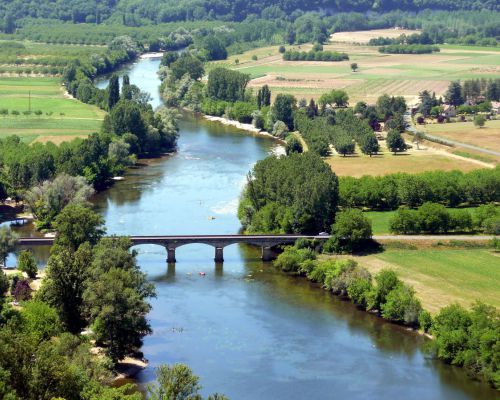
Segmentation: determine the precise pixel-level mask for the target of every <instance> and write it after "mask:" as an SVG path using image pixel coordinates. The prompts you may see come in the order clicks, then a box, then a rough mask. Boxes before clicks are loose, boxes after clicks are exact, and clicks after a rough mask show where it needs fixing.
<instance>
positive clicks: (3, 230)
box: [0, 227, 19, 266]
mask: <svg viewBox="0 0 500 400" xmlns="http://www.w3.org/2000/svg"><path fill="white" fill-rule="evenodd" d="M18 239H19V236H18V235H17V234H16V233H15V232H12V231H11V230H10V228H7V227H0V260H1V261H2V265H4V266H6V263H7V256H8V255H9V253H10V252H12V251H14V250H15V248H16V246H17V242H18Z"/></svg>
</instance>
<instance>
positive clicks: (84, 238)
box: [54, 204, 106, 250]
mask: <svg viewBox="0 0 500 400" xmlns="http://www.w3.org/2000/svg"><path fill="white" fill-rule="evenodd" d="M103 224H104V219H103V218H102V216H101V215H99V214H97V213H95V212H94V211H92V210H91V209H90V208H88V207H85V206H82V205H79V204H70V205H68V206H66V207H65V208H64V209H63V210H62V212H61V213H60V214H59V215H58V216H57V217H56V219H55V221H54V228H55V230H56V231H57V237H56V241H55V243H56V244H58V245H61V246H67V247H69V248H71V249H73V250H76V249H78V247H79V246H80V245H81V244H83V243H85V242H89V243H90V244H92V245H95V244H96V243H97V242H98V241H99V239H100V238H101V237H102V236H103V235H104V233H105V232H106V230H105V229H104V227H103Z"/></svg>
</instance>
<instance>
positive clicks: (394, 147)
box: [386, 130, 406, 154]
mask: <svg viewBox="0 0 500 400" xmlns="http://www.w3.org/2000/svg"><path fill="white" fill-rule="evenodd" d="M386 143H387V147H388V148H389V150H391V151H392V152H393V153H394V154H396V153H397V152H403V151H406V143H405V140H404V139H403V137H402V136H401V133H399V132H398V131H397V130H391V131H389V133H388V134H387V139H386Z"/></svg>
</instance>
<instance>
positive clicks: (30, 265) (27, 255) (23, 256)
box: [17, 250, 38, 279]
mask: <svg viewBox="0 0 500 400" xmlns="http://www.w3.org/2000/svg"><path fill="white" fill-rule="evenodd" d="M17 268H18V269H19V271H21V272H25V273H26V275H28V277H29V278H31V279H34V278H36V274H37V272H38V266H37V264H36V260H35V257H34V256H33V253H32V252H31V251H29V250H23V251H21V253H20V254H19V258H18V260H17Z"/></svg>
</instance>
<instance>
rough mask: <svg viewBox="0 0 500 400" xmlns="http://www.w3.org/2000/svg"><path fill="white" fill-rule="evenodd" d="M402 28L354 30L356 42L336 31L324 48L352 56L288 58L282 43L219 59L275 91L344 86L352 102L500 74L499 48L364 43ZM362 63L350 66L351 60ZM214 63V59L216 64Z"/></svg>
mask: <svg viewBox="0 0 500 400" xmlns="http://www.w3.org/2000/svg"><path fill="white" fill-rule="evenodd" d="M395 32H396V33H397V35H399V34H401V33H402V31H395V30H383V31H376V33H373V31H365V32H349V33H348V35H347V36H348V37H349V38H350V40H351V41H352V42H353V43H348V42H347V41H346V40H345V37H346V36H345V35H344V36H343V37H342V38H343V41H338V42H335V41H336V40H337V37H338V36H336V35H340V34H335V35H333V36H332V38H331V42H330V44H327V45H325V46H324V49H325V50H331V51H339V52H346V53H347V54H349V57H350V60H349V61H342V62H317V61H283V60H282V55H281V54H280V53H279V51H278V47H277V46H274V47H264V48H259V49H254V50H250V51H247V52H245V53H243V54H238V55H233V56H231V57H229V59H228V60H226V61H223V62H217V63H214V65H224V66H227V67H230V68H232V69H236V70H239V71H241V72H245V73H248V74H250V75H251V77H252V81H251V82H250V84H249V86H250V87H255V88H257V87H260V86H262V85H264V84H267V85H269V86H270V87H271V90H272V91H273V94H274V95H276V94H277V93H278V92H279V93H290V94H293V95H295V96H296V97H297V98H302V97H304V98H311V97H312V98H318V97H319V96H320V95H321V94H322V93H324V92H325V91H327V90H330V89H333V88H335V89H343V90H345V91H347V93H348V94H349V97H350V103H351V104H355V103H356V102H358V101H366V102H368V103H374V102H375V101H376V99H377V98H378V97H379V96H380V95H382V94H384V93H389V94H391V95H395V96H396V95H398V96H404V97H405V98H406V99H407V101H408V102H410V103H411V102H413V101H415V99H416V97H417V96H418V93H419V92H421V91H423V90H429V91H431V92H436V94H437V95H438V96H439V95H442V94H443V93H444V92H445V91H446V89H447V87H448V84H449V82H450V81H452V80H458V79H462V80H463V79H477V78H498V77H500V49H498V48H494V47H491V48H483V47H467V46H451V45H440V46H439V47H440V49H441V52H439V53H436V54H423V55H411V54H408V55H405V54H381V53H379V52H378V47H376V46H367V45H364V44H359V43H360V42H363V41H365V42H366V41H367V40H364V39H363V38H365V39H366V38H367V37H370V38H371V37H373V36H374V35H375V37H376V36H391V35H394V33H395ZM286 48H287V49H295V50H306V51H307V50H309V49H311V45H310V44H305V45H301V46H291V47H290V46H286ZM352 62H356V63H357V64H358V67H359V69H358V70H357V72H352V71H351V67H350V65H351V63H352ZM212 66H213V65H212Z"/></svg>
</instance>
